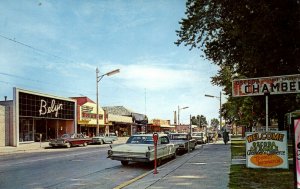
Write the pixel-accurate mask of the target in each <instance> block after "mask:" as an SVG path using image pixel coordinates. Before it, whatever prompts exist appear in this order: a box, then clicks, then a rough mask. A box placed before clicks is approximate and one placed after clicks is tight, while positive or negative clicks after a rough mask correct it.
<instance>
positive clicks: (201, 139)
mask: <svg viewBox="0 0 300 189" xmlns="http://www.w3.org/2000/svg"><path fill="white" fill-rule="evenodd" d="M192 138H193V139H195V140H196V141H197V144H205V143H207V137H206V135H205V133H204V132H193V133H192Z"/></svg>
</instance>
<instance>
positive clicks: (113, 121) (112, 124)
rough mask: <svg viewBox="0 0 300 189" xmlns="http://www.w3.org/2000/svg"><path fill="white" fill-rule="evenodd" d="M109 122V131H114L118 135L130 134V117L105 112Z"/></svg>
mask: <svg viewBox="0 0 300 189" xmlns="http://www.w3.org/2000/svg"><path fill="white" fill-rule="evenodd" d="M107 116H108V123H109V132H110V133H116V134H117V136H118V137H123V136H124V137H126V136H130V135H131V129H129V128H131V125H132V117H129V116H122V115H114V114H107Z"/></svg>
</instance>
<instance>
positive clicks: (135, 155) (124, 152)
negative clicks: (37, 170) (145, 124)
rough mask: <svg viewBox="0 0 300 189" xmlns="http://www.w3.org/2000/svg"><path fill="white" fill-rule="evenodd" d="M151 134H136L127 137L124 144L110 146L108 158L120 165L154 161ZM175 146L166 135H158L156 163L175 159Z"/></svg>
mask: <svg viewBox="0 0 300 189" xmlns="http://www.w3.org/2000/svg"><path fill="white" fill-rule="evenodd" d="M152 136H153V135H152V134H137V135H132V136H131V137H129V139H128V140H127V142H126V143H125V144H121V145H111V146H110V147H111V149H110V150H108V158H110V159H112V160H118V161H121V163H122V165H127V164H128V163H129V162H145V163H148V162H152V161H154V142H153V138H152ZM176 148H177V146H176V145H175V144H173V143H171V142H170V140H169V137H168V135H166V134H158V143H157V163H158V165H159V164H160V163H161V161H162V160H163V159H167V158H171V157H174V158H175V157H176Z"/></svg>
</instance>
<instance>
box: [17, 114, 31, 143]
mask: <svg viewBox="0 0 300 189" xmlns="http://www.w3.org/2000/svg"><path fill="white" fill-rule="evenodd" d="M33 135H34V125H33V119H21V120H20V131H19V141H20V142H32V141H34V137H33Z"/></svg>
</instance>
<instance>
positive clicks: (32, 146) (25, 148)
mask: <svg viewBox="0 0 300 189" xmlns="http://www.w3.org/2000/svg"><path fill="white" fill-rule="evenodd" d="M127 139H128V137H118V140H117V141H115V142H114V144H120V143H125V142H126V140H127ZM93 146H97V145H93ZM49 147H50V146H49V142H41V143H40V142H32V143H24V144H20V145H19V146H18V147H13V146H4V147H0V156H1V155H7V154H13V153H25V152H37V151H45V149H46V148H49Z"/></svg>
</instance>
